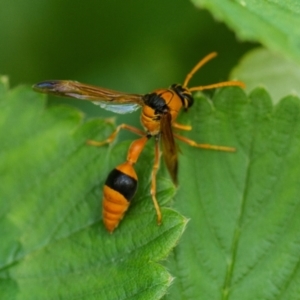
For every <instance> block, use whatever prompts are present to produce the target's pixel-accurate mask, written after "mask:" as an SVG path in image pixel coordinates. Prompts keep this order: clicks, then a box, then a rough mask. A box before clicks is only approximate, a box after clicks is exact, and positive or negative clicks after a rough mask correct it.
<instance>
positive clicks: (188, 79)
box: [183, 52, 218, 87]
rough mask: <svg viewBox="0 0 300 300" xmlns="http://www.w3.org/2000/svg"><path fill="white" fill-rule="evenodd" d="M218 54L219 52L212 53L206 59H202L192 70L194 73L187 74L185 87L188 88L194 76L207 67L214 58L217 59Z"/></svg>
mask: <svg viewBox="0 0 300 300" xmlns="http://www.w3.org/2000/svg"><path fill="white" fill-rule="evenodd" d="M217 55H218V54H217V52H212V53H210V54H208V55H206V56H205V57H204V58H202V59H201V60H200V61H199V62H198V63H197V64H196V66H195V67H194V68H193V69H192V71H191V72H190V73H189V74H187V76H186V78H185V80H184V82H183V87H187V85H188V83H189V81H190V80H191V78H192V77H193V75H194V74H195V73H196V72H197V71H198V70H199V69H200V68H201V67H202V66H203V65H205V64H206V63H207V62H208V61H210V60H212V59H213V58H214V57H216V56H217Z"/></svg>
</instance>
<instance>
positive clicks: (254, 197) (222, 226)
mask: <svg viewBox="0 0 300 300" xmlns="http://www.w3.org/2000/svg"><path fill="white" fill-rule="evenodd" d="M186 118H187V117H186ZM188 119H189V120H192V124H193V130H192V131H191V132H190V133H188V136H189V137H192V138H193V139H195V140H197V141H199V140H200V141H201V142H207V143H214V144H223V145H227V146H235V147H236V149H237V151H236V153H226V152H213V151H204V150H199V149H194V148H193V149H192V148H191V147H188V146H186V145H180V148H181V150H182V153H183V155H182V156H181V157H180V172H179V180H180V187H179V189H178V193H177V194H176V197H175V198H176V199H175V206H176V208H177V209H178V211H180V212H181V213H183V214H184V215H185V216H186V217H188V218H190V222H189V223H188V226H187V229H186V231H185V233H184V236H183V238H182V239H181V242H180V244H179V245H178V246H177V247H176V248H175V249H174V252H173V255H172V258H170V259H169V260H168V262H167V266H168V268H169V270H170V272H171V273H172V274H173V276H175V278H176V280H175V281H174V284H173V285H172V286H171V288H170V291H169V293H168V295H167V296H166V297H165V299H172V300H176V299H180V300H182V299H191V300H192V299H202V300H206V299H207V300H211V299H230V300H235V299H237V300H247V299H249V300H250V299H251V300H253V299H289V300H293V299H295V300H296V299H299V294H300V288H299V287H300V284H299V283H300V267H299V266H300V264H299V262H300V258H299V253H300V231H299V228H300V218H299V214H300V197H299V195H300V180H299V178H300V167H299V161H300V101H299V99H298V98H296V97H294V96H288V97H286V98H284V99H283V100H281V101H280V102H279V103H278V105H276V106H275V107H273V106H272V103H271V99H270V97H269V95H268V94H267V93H266V92H265V90H263V89H256V90H254V91H253V92H252V93H251V94H250V97H249V98H248V97H246V96H245V94H244V93H243V92H242V91H241V90H240V89H237V88H226V89H222V90H219V91H218V92H217V93H216V94H215V96H214V98H213V104H212V103H211V102H210V101H209V100H207V99H206V98H204V97H201V98H199V99H197V101H196V103H195V107H193V108H192V109H191V110H190V114H189V116H188V118H187V120H188Z"/></svg>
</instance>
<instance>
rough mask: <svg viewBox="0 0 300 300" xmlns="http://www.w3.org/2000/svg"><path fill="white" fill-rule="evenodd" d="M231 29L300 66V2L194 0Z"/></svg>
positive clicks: (243, 37)
mask: <svg viewBox="0 0 300 300" xmlns="http://www.w3.org/2000/svg"><path fill="white" fill-rule="evenodd" d="M192 1H193V2H194V3H195V5H196V6H198V7H204V8H207V9H208V10H210V12H211V13H212V14H213V15H214V16H215V17H216V18H217V19H219V20H222V21H224V22H225V23H226V24H227V25H228V26H229V27H231V28H232V29H233V30H234V31H235V32H236V33H237V35H238V36H239V38H240V39H242V40H248V41H255V42H259V43H261V44H263V45H264V46H266V47H267V48H269V49H271V50H272V51H274V52H279V53H281V54H283V55H284V56H287V57H290V58H293V59H294V60H295V61H297V62H298V64H300V47H299V40H300V31H299V28H300V10H299V1H298V0H290V1H277V0H270V1H253V0H236V1H232V0H192Z"/></svg>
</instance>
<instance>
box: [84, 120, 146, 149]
mask: <svg viewBox="0 0 300 300" xmlns="http://www.w3.org/2000/svg"><path fill="white" fill-rule="evenodd" d="M121 129H126V130H129V131H131V132H133V133H136V134H138V135H142V136H143V135H145V132H144V131H142V130H140V129H138V128H136V127H133V126H130V125H127V124H121V125H119V126H118V127H117V128H116V130H115V131H114V132H113V133H112V134H111V135H110V136H109V137H108V138H107V139H106V140H104V141H102V142H98V141H94V140H87V144H88V145H91V146H96V147H101V146H103V145H105V144H110V143H111V142H113V141H114V139H115V138H116V136H117V135H118V133H119V131H120V130H121Z"/></svg>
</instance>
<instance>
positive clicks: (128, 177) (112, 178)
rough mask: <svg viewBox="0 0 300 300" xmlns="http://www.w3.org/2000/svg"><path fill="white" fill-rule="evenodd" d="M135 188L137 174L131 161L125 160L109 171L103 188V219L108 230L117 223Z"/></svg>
mask: <svg viewBox="0 0 300 300" xmlns="http://www.w3.org/2000/svg"><path fill="white" fill-rule="evenodd" d="M136 189H137V175H136V172H135V170H134V168H133V166H132V164H131V163H129V162H125V163H123V164H121V165H119V166H118V167H116V168H115V169H113V170H112V171H111V172H110V173H109V175H108V177H107V179H106V182H105V186H104V190H103V221H104V225H105V227H106V229H107V230H108V231H109V232H113V231H114V229H115V228H116V227H117V226H118V225H119V223H120V221H121V220H122V218H123V216H124V214H125V212H126V210H127V209H128V207H129V204H130V200H131V199H132V198H133V196H134V194H135V192H136Z"/></svg>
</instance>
